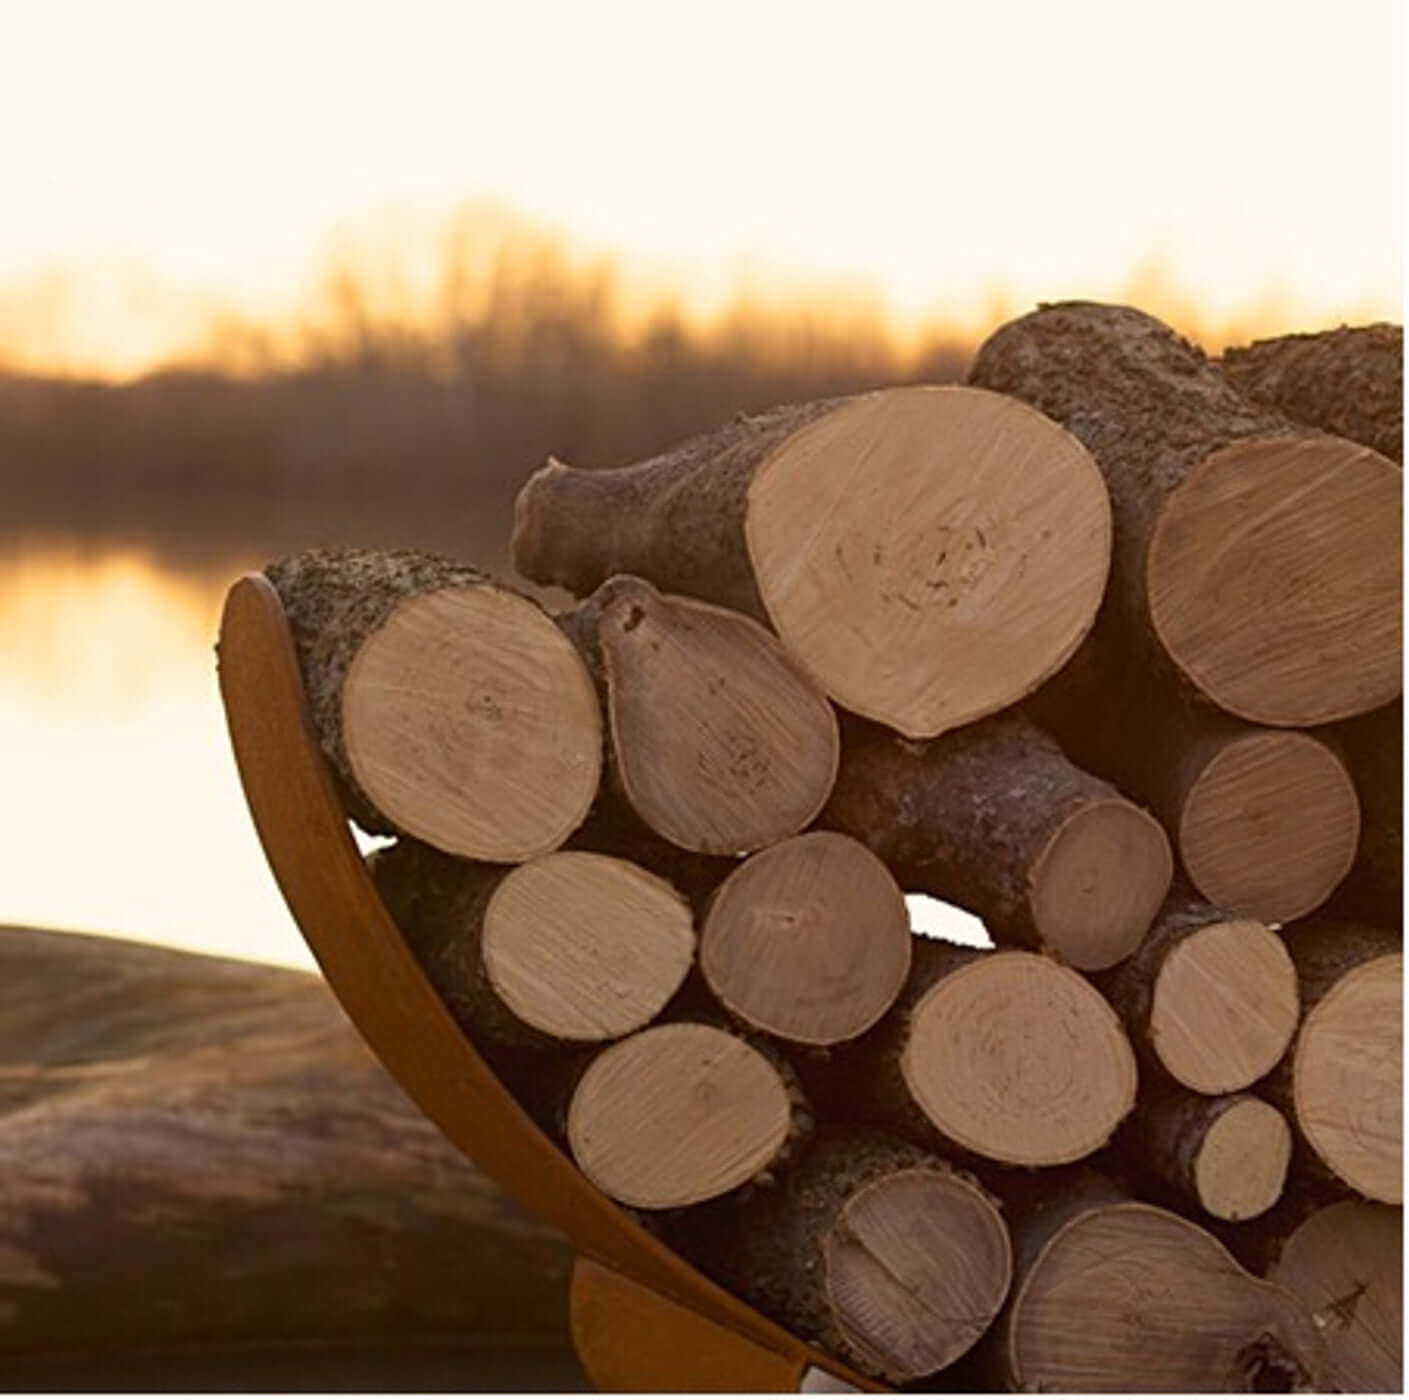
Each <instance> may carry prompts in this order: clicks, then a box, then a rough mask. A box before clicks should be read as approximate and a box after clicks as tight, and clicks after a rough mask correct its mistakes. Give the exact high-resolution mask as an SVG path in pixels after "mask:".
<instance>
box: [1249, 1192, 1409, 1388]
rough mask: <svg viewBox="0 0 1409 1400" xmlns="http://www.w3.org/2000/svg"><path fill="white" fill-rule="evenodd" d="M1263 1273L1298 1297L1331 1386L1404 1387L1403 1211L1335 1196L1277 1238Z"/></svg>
mask: <svg viewBox="0 0 1409 1400" xmlns="http://www.w3.org/2000/svg"><path fill="white" fill-rule="evenodd" d="M1267 1277H1268V1278H1269V1279H1270V1280H1271V1281H1272V1282H1273V1283H1276V1284H1279V1285H1280V1286H1281V1287H1283V1288H1285V1289H1287V1291H1288V1292H1290V1293H1292V1294H1294V1295H1295V1296H1296V1297H1297V1298H1298V1299H1300V1300H1301V1303H1302V1305H1303V1306H1304V1307H1305V1308H1306V1310H1307V1312H1309V1313H1310V1314H1311V1317H1312V1320H1313V1321H1314V1322H1315V1323H1316V1325H1317V1326H1318V1327H1319V1328H1320V1329H1321V1332H1322V1335H1323V1336H1324V1337H1325V1339H1326V1347H1327V1350H1328V1351H1329V1352H1330V1360H1331V1374H1330V1377H1329V1379H1330V1381H1331V1383H1332V1384H1333V1385H1334V1386H1335V1388H1336V1389H1337V1390H1341V1391H1347V1392H1352V1393H1354V1392H1369V1393H1374V1394H1389V1395H1393V1394H1395V1393H1397V1392H1399V1391H1401V1390H1402V1389H1403V1387H1404V1215H1403V1212H1402V1211H1400V1210H1396V1209H1393V1208H1392V1207H1390V1206H1381V1205H1371V1204H1369V1203H1368V1202H1366V1201H1337V1202H1335V1203H1333V1204H1331V1205H1329V1206H1323V1207H1322V1208H1321V1209H1320V1210H1316V1211H1313V1212H1311V1213H1310V1214H1309V1215H1308V1216H1307V1217H1306V1218H1305V1219H1304V1220H1303V1221H1302V1222H1301V1224H1300V1225H1298V1226H1297V1228H1296V1229H1295V1230H1294V1231H1292V1233H1291V1234H1290V1235H1289V1236H1288V1237H1287V1238H1286V1239H1285V1241H1283V1242H1282V1244H1281V1247H1280V1249H1279V1251H1278V1254H1277V1258H1276V1261H1275V1262H1274V1263H1273V1265H1272V1267H1271V1269H1270V1270H1269V1271H1268V1274H1267Z"/></svg>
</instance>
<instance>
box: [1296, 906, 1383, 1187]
mask: <svg viewBox="0 0 1409 1400" xmlns="http://www.w3.org/2000/svg"><path fill="white" fill-rule="evenodd" d="M1287 948H1288V950H1289V951H1290V953H1291V955H1292V958H1293V960H1294V961H1295V963H1296V970H1297V977H1298V984H1299V987H1300V993H1301V1000H1302V1005H1303V1007H1304V1009H1305V1014H1304V1019H1303V1021H1302V1026H1301V1032H1300V1034H1299V1035H1298V1036H1297V1042H1296V1050H1295V1052H1294V1054H1293V1056H1292V1058H1291V1063H1290V1086H1289V1090H1288V1086H1287V1084H1286V1076H1285V1075H1284V1076H1283V1077H1282V1079H1281V1081H1274V1083H1273V1085H1270V1086H1269V1088H1270V1089H1275V1091H1276V1092H1277V1093H1278V1094H1280V1095H1283V1096H1286V1097H1289V1098H1290V1110H1291V1113H1292V1114H1294V1116H1295V1122H1296V1124H1297V1126H1298V1128H1299V1129H1300V1131H1301V1133H1302V1135H1303V1137H1304V1138H1305V1140H1306V1143H1307V1144H1308V1146H1309V1147H1310V1148H1311V1150H1312V1152H1313V1153H1314V1154H1315V1157H1316V1160H1317V1161H1318V1162H1319V1163H1320V1164H1321V1165H1322V1167H1323V1168H1324V1169H1326V1170H1329V1171H1331V1172H1332V1173H1334V1174H1335V1175H1336V1176H1337V1177H1338V1178H1339V1179H1340V1180H1341V1181H1343V1182H1345V1183H1346V1185H1347V1186H1350V1187H1352V1188H1353V1189H1354V1190H1356V1191H1359V1192H1360V1193H1361V1195H1363V1196H1367V1197H1369V1199H1370V1200H1372V1201H1381V1202H1384V1203H1386V1204H1388V1205H1398V1204H1400V1202H1401V1200H1402V1198H1403V1140H1404V1117H1403V1115H1404V1089H1403V1084H1404V1070H1403V1058H1404V1049H1403V1047H1404V1019H1403V1018H1404V956H1403V953H1402V951H1401V948H1400V940H1399V938H1398V936H1397V935H1394V934H1391V933H1388V932H1386V931H1384V930H1381V929H1373V928H1368V927H1366V926H1364V925H1359V924H1346V923H1339V922H1336V921H1333V920H1329V919H1316V920H1307V921H1306V922H1305V923H1302V924H1298V925H1296V926H1295V927H1293V928H1292V929H1289V930H1288V933H1287Z"/></svg>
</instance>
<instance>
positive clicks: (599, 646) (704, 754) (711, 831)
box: [558, 575, 840, 855]
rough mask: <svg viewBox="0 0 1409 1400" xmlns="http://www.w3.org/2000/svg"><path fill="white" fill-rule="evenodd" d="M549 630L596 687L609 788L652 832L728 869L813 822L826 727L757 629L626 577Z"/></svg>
mask: <svg viewBox="0 0 1409 1400" xmlns="http://www.w3.org/2000/svg"><path fill="white" fill-rule="evenodd" d="M558 621H559V624H560V626H561V627H562V628H563V630H564V631H565V632H566V633H567V634H568V636H569V637H571V638H572V640H573V642H574V643H575V644H576V645H577V647H578V648H579V649H580V650H581V651H582V653H583V655H584V657H585V658H586V659H587V662H588V665H589V669H590V670H591V671H592V673H593V675H594V678H595V679H596V681H597V684H598V690H599V693H600V698H601V702H602V708H603V711H604V712H605V714H606V716H607V719H608V723H609V731H610V735H611V746H610V776H611V783H612V786H613V787H614V788H615V789H616V790H617V791H618V792H619V793H620V795H621V797H622V798H623V799H624V800H625V801H626V802H627V803H629V805H630V806H631V808H632V809H633V810H634V811H635V812H636V813H637V815H638V816H639V817H640V818H641V819H642V820H643V821H644V822H645V823H646V824H647V825H648V826H649V827H651V829H652V830H654V831H656V832H657V833H659V834H660V835H661V836H664V837H665V838H666V839H667V840H669V841H671V842H672V843H674V844H675V845H677V846H680V847H683V848H684V849H686V850H689V851H697V852H701V853H704V854H709V855H739V854H741V853H743V852H746V851H754V850H758V849H759V848H760V847H762V846H767V845H771V844H772V843H773V842H775V841H781V840H783V839H784V838H785V837H788V836H793V835H795V834H796V833H797V832H799V831H801V830H802V829H803V827H805V826H807V825H808V824H809V823H810V822H811V821H812V819H813V818H814V817H815V816H816V815H817V813H818V812H819V811H821V809H822V804H823V803H824V802H825V801H826V800H827V794H828V793H830V792H831V790H832V783H833V782H834V780H835V778H836V773H837V760H838V749H839V742H840V741H839V738H838V732H837V717H836V713H835V711H834V710H833V709H832V707H831V705H830V703H829V702H828V700H827V697H826V696H825V695H824V694H823V693H822V692H821V691H820V690H819V689H818V688H817V687H816V686H815V685H814V684H813V683H812V682H811V681H810V680H809V679H808V678H807V677H806V676H804V675H803V674H802V673H801V672H800V671H799V670H798V668H797V667H796V666H795V665H794V664H793V661H792V659H791V658H790V657H789V656H788V654H787V653H786V652H785V651H784V650H783V648H782V646H781V645H780V643H779V642H778V639H777V638H776V637H775V636H773V634H772V633H771V632H769V631H768V630H767V629H766V628H763V627H761V626H759V624H758V623H756V622H754V621H753V620H752V619H751V618H747V617H744V616H742V615H741V614H739V613H736V612H731V611H730V610H728V609H726V608H720V607H715V606H713V605H711V604H708V603H700V602H697V601H695V600H694V599H692V598H683V597H673V596H669V595H666V594H662V593H658V592H657V591H656V590H655V589H654V588H652V587H651V585H650V584H648V583H646V582H644V581H643V580H641V579H638V578H632V577H630V576H629V575H618V576H615V577H613V578H611V579H609V580H608V581H607V582H606V583H604V584H603V585H602V587H601V588H599V589H598V590H597V591H596V592H595V593H594V594H593V595H592V597H591V598H589V599H588V600H587V601H586V602H585V603H583V604H582V606H581V607H579V608H578V609H577V610H576V611H575V612H573V613H570V614H567V615H565V616H563V617H560V618H559V619H558Z"/></svg>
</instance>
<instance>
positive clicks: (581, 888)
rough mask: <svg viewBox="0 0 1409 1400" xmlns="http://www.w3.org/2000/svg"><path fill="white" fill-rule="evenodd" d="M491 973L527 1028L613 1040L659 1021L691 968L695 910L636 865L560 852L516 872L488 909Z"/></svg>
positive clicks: (486, 945) (486, 944) (486, 951)
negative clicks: (649, 1023)
mask: <svg viewBox="0 0 1409 1400" xmlns="http://www.w3.org/2000/svg"><path fill="white" fill-rule="evenodd" d="M481 938H482V949H483V957H484V966H485V972H486V974H487V976H488V978H489V982H490V985H491V986H492V987H493V989H494V991H495V992H496V993H497V994H498V996H499V997H500V998H501V999H502V1000H503V1002H504V1004H505V1005H506V1006H507V1007H508V1008H509V1010H510V1011H512V1012H513V1013H514V1015H516V1016H517V1017H518V1018H519V1019H520V1020H522V1021H524V1022H525V1023H526V1024H527V1025H530V1026H532V1027H534V1028H535V1029H536V1030H539V1031H542V1032H543V1033H544V1034H545V1035H549V1036H552V1037H554V1038H555V1039H560V1040H570V1041H597V1040H613V1039H616V1038H617V1037H619V1036H624V1035H628V1034H630V1032H632V1031H635V1030H639V1029H640V1028H641V1027H643V1026H644V1025H646V1024H647V1023H648V1022H650V1021H652V1020H654V1019H655V1017H656V1016H657V1015H659V1013H660V1012H661V1010H662V1009H663V1008H664V1006H665V1004H666V1002H668V1001H669V1000H670V998H671V997H672V996H673V995H674V994H675V993H676V992H677V991H678V990H679V988H680V984H681V983H682V982H683V981H684V980H685V976H686V974H687V973H688V972H689V970H690V967H691V964H692V963H693V961H694V952H695V933H694V921H693V917H692V914H691V911H690V906H689V905H688V904H687V903H686V901H685V899H684V898H683V897H682V896H681V895H680V894H678V893H677V892H676V891H675V890H674V889H673V888H671V886H670V885H669V884H667V883H666V882H665V881H664V880H661V879H659V878H657V877H656V876H654V875H652V874H650V873H648V872H647V871H645V870H642V869H641V868H640V867H639V866H637V865H634V864H632V863H631V862H629V861H625V860H617V859H615V858H614V857H611V856H604V855H596V854H593V853H590V852H586V851H555V852H553V853H552V854H550V855H546V856H540V857H539V858H538V859H536V860H532V861H529V862H528V863H527V864H525V865H521V866H519V867H518V869H516V870H514V871H512V872H511V873H510V874H509V875H508V876H506V877H505V878H504V879H503V880H502V881H501V882H500V883H499V885H498V886H497V888H496V889H495V891H494V893H493V894H492V895H491V897H490V899H489V902H488V905H487V906H486V908H485V911H484V924H483V931H482V934H481Z"/></svg>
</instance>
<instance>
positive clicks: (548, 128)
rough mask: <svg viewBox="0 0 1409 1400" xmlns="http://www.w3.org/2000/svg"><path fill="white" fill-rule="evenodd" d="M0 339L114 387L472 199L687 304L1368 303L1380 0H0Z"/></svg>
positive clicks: (1329, 309)
mask: <svg viewBox="0 0 1409 1400" xmlns="http://www.w3.org/2000/svg"><path fill="white" fill-rule="evenodd" d="M0 28H2V29H3V42H0V132H3V133H4V136H3V138H0V140H2V141H3V152H4V195H3V205H2V206H0V213H3V217H0V357H4V358H8V359H10V360H11V361H18V362H21V363H28V364H32V365H35V364H37V365H44V366H67V367H71V368H100V369H109V370H118V371H124V372H131V371H135V370H138V369H141V368H143V367H144V366H147V365H150V364H151V363H153V362H155V361H159V360H161V359H163V358H166V357H168V356H170V355H172V354H175V353H179V352H182V351H185V350H189V349H190V348H191V347H193V346H196V345H199V344H201V343H202V339H203V337H205V336H206V335H207V333H208V330H209V325H210V321H211V318H212V317H213V316H214V315H216V314H218V313H221V312H224V313H227V314H229V313H235V314H238V315H240V316H242V317H243V318H245V319H249V320H255V321H264V322H268V323H272V324H277V323H279V322H281V321H287V320H288V319H289V318H291V317H293V316H295V315H297V314H300V312H306V308H307V307H308V305H309V303H310V298H311V297H312V296H313V293H314V289H315V288H316V287H317V285H318V279H319V277H320V276H321V274H322V272H323V270H324V269H325V267H326V265H327V262H328V259H329V258H330V257H331V256H335V255H336V254H337V253H338V251H339V249H342V248H345V247H346V246H347V245H349V244H355V245H359V246H363V247H367V246H371V247H376V246H386V247H390V248H392V249H393V250H394V251H395V252H396V255H397V257H405V258H407V259H408V260H410V261H412V262H414V259H415V257H416V256H419V254H417V253H416V252H415V250H416V249H417V248H419V249H420V250H421V252H424V251H425V250H426V249H430V248H433V246H434V240H435V238H436V237H437V236H438V231H443V229H444V228H445V226H446V222H447V220H448V219H449V217H450V215H451V213H452V211H454V210H455V209H457V208H459V207H461V206H462V205H464V204H465V203H466V202H467V201H480V202H482V201H490V202H491V203H492V204H494V205H496V206H499V207H502V208H505V209H509V210H512V211H514V212H515V213H516V214H517V215H518V216H521V217H523V218H525V219H527V220H529V221H530V222H531V223H532V224H533V225H534V226H535V227H538V228H542V229H544V230H547V231H548V232H550V233H552V234H555V235H558V236H561V237H562V238H563V239H564V240H566V242H567V245H568V246H569V247H570V248H571V249H572V250H575V251H576V252H578V253H580V254H581V255H582V256H584V257H589V256H594V255H600V254H609V255H611V256H612V257H613V259H614V260H615V262H616V264H617V265H618V266H619V267H620V268H621V269H622V271H623V275H624V276H625V278H626V280H627V282H628V283H629V284H630V286H631V287H632V288H636V289H638V290H642V289H644V291H646V292H650V293H654V292H657V291H659V290H660V289H662V288H669V289H671V290H672V291H673V292H676V293H678V295H679V298H680V300H681V302H682V304H683V305H684V306H686V307H687V308H688V309H690V310H692V311H694V312H695V313H696V314H698V315H701V316H707V315H709V314H711V313H712V312H713V311H716V310H717V309H718V308H719V307H720V306H721V305H722V304H724V303H726V302H727V301H728V300H729V299H730V298H732V297H734V296H735V295H736V294H738V293H739V292H740V291H741V290H742V291H743V292H745V293H746V294H748V295H750V296H752V297H753V298H755V299H757V300H760V301H762V302H764V303H769V302H789V301H796V300H798V299H799V298H800V297H801V296H802V295H803V294H804V293H810V292H812V291H813V290H815V289H818V288H821V289H824V290H825V291H826V292H827V294H828V295H829V296H830V297H831V298H833V299H834V300H841V301H843V302H845V303H847V304H849V305H853V306H855V305H861V306H864V307H870V308H873V309H875V310H877V311H881V312H884V313H885V314H886V316H887V317H888V318H889V320H890V321H891V323H892V324H893V325H894V326H895V327H896V328H897V329H898V330H900V331H901V332H904V331H906V330H907V329H913V328H915V327H917V326H918V325H920V324H922V323H941V324H944V325H948V326H952V327H954V328H956V329H959V330H961V331H967V332H969V333H973V332H975V331H981V330H984V329H986V328H988V327H989V326H991V325H992V324H993V323H994V322H995V321H996V320H997V319H999V318H1000V317H1002V316H1003V315H1005V314H1008V313H1009V312H1011V311H1015V310H1020V309H1022V308H1023V307H1025V306H1027V305H1028V304H1030V303H1032V302H1033V301H1036V300H1039V299H1046V300H1050V299H1054V298H1057V297H1062V296H1069V295H1092V296H1097V297H1107V298H1115V297H1122V298H1134V299H1138V300H1141V301H1142V302H1143V303H1144V304H1146V305H1151V307H1152V309H1156V310H1162V311H1164V312H1165V314H1168V315H1170V317H1171V319H1175V320H1176V321H1182V322H1183V323H1184V325H1183V328H1185V329H1190V330H1194V329H1195V327H1193V326H1190V325H1188V324H1187V323H1188V322H1189V321H1191V320H1193V321H1197V322H1198V323H1199V325H1201V326H1204V327H1208V328H1212V329H1214V330H1218V329H1221V328H1226V327H1229V326H1232V327H1234V328H1239V327H1241V328H1247V329H1250V330H1252V331H1268V330H1285V329H1292V328H1300V327H1314V326H1319V325H1325V324H1333V323H1335V322H1338V321H1340V320H1343V319H1350V320H1364V319H1368V318H1372V317H1375V316H1391V317H1396V318H1397V316H1398V313H1399V306H1400V247H1401V235H1400V167H1401V145H1402V130H1401V121H1400V105H1399V101H1400V55H1401V42H1400V14H1399V6H1398V5H1397V4H1395V3H1393V0H1344V3H1341V4H1339V5H1337V6H1335V7H1334V8H1333V9H1331V10H1327V8H1326V7H1325V6H1324V5H1320V4H1309V3H1297V2H1295V0H1277V2H1276V3H1271V2H1269V0H1184V2H1183V3H1181V4H1179V5H1177V6H1176V5H1148V4H1130V3H1129V0H1066V3H1061V4H1054V3H1044V0H985V3H983V4H973V3H968V2H966V3H957V2H956V0H930V2H929V3H923V4H914V3H912V4H897V3H881V2H880V0H868V3H866V4H864V5H860V4H855V3H848V4H836V5H824V4H817V3H814V4H808V5H794V4H783V3H765V2H763V0H751V2H750V3H743V4H735V3H725V2H724V0H720V2H719V3H713V4H710V5H665V4H659V3H653V4H623V3H602V2H601V0H598V3H593V4H574V3H562V4H544V3H532V2H531V0H500V3H495V4H483V3H469V0H462V3H453V4H432V3H410V2H409V0H405V2H403V3H398V4H395V5H391V4H385V5H356V4H352V3H346V0H344V3H313V2H312V0H306V2H305V3H291V0H279V3H261V0H243V2H242V3H240V4H238V5H219V4H214V3H209V4H199V5H192V4H189V3H156V2H155V0H125V3H123V4H108V3H101V2H99V3H90V4H76V3H61V2H57V0H47V3H45V4H42V5H35V4H32V3H28V0H8V3H7V0H0Z"/></svg>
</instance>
